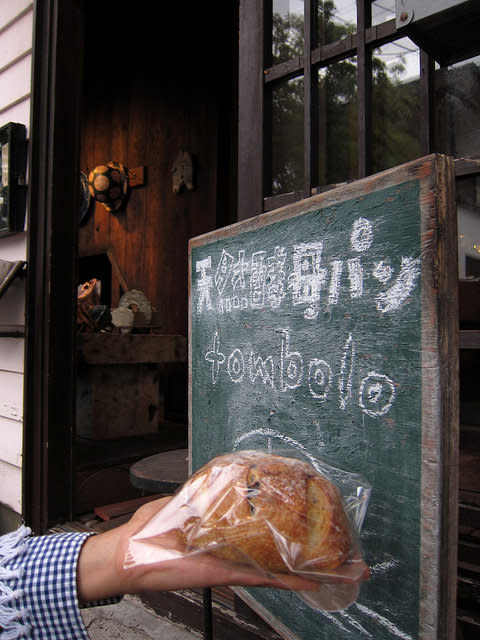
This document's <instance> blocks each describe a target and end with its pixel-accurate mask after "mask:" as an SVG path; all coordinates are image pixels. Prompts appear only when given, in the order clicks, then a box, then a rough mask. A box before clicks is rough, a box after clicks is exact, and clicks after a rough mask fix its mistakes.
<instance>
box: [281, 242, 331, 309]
mask: <svg viewBox="0 0 480 640" xmlns="http://www.w3.org/2000/svg"><path fill="white" fill-rule="evenodd" d="M322 250H323V242H313V243H302V244H296V245H294V247H293V273H292V274H291V275H290V276H289V287H290V288H291V289H292V304H293V305H305V304H306V305H308V307H307V309H306V310H305V311H304V316H305V318H309V319H313V318H315V317H316V316H317V315H318V308H317V306H316V305H317V304H318V302H319V300H320V294H321V291H322V287H323V285H324V283H325V280H326V278H327V269H324V268H321V266H320V263H321V259H322Z"/></svg>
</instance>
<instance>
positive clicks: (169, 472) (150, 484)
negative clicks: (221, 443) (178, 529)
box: [130, 449, 213, 640]
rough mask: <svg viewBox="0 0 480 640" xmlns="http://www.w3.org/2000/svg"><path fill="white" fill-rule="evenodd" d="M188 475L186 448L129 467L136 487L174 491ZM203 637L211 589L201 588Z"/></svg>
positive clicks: (208, 633)
mask: <svg viewBox="0 0 480 640" xmlns="http://www.w3.org/2000/svg"><path fill="white" fill-rule="evenodd" d="M187 477H188V449H174V450H173V451H162V452H161V453H156V454H155V455H153V456H148V458H143V459H142V460H139V461H138V462H136V463H135V464H134V465H132V466H131V467H130V481H131V483H132V484H133V486H134V487H136V488H137V489H144V490H145V491H152V492H154V493H174V492H175V491H176V489H178V487H180V486H181V485H182V484H183V483H184V482H185V480H186V479H187ZM203 637H204V640H212V637H213V636H212V590H211V589H208V588H207V589H204V590H203Z"/></svg>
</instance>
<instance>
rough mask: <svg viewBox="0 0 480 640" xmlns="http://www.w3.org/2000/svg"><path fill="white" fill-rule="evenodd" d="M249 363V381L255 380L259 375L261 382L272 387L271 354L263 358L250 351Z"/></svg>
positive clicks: (272, 366)
mask: <svg viewBox="0 0 480 640" xmlns="http://www.w3.org/2000/svg"><path fill="white" fill-rule="evenodd" d="M249 365H250V380H251V382H255V380H256V379H257V377H260V379H261V380H262V382H263V384H265V385H269V386H271V387H272V389H273V372H274V364H273V358H272V356H268V357H267V358H265V360H263V358H262V357H261V356H258V355H257V354H256V353H255V352H254V351H252V352H251V353H250V357H249Z"/></svg>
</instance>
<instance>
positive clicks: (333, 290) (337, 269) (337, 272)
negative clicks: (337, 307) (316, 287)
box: [328, 260, 343, 304]
mask: <svg viewBox="0 0 480 640" xmlns="http://www.w3.org/2000/svg"><path fill="white" fill-rule="evenodd" d="M331 264H332V272H331V276H330V285H329V288H328V304H337V303H338V296H339V293H340V278H341V277H342V271H343V260H332V263H331Z"/></svg>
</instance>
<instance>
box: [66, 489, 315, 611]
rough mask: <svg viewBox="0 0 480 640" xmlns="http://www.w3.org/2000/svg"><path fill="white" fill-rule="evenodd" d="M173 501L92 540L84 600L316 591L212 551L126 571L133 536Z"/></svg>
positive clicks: (81, 569) (149, 507)
mask: <svg viewBox="0 0 480 640" xmlns="http://www.w3.org/2000/svg"><path fill="white" fill-rule="evenodd" d="M169 500H170V498H161V499H160V500H154V501H152V502H149V503H147V504H145V505H143V506H142V507H140V508H139V509H138V510H137V511H136V512H135V514H134V515H133V516H132V518H131V519H130V520H129V521H128V522H127V523H126V524H124V525H121V526H119V527H117V528H115V529H112V530H110V531H107V532H105V533H101V534H99V535H96V536H92V537H90V538H88V539H87V540H86V542H85V544H84V545H83V548H82V551H81V553H80V557H79V562H78V570H77V583H78V594H79V599H80V600H81V601H83V602H92V601H95V600H101V599H104V598H108V597H112V596H116V595H121V594H124V593H138V592H140V591H152V590H154V591H175V590H178V589H188V588H200V587H213V586H221V585H223V586H225V585H229V586H257V587H276V588H280V589H293V590H315V589H317V588H318V585H317V584H316V583H315V582H313V581H312V580H310V579H308V578H303V577H298V576H294V575H286V574H281V575H273V574H267V573H262V572H259V571H258V570H256V569H254V568H253V567H249V566H248V565H241V564H237V563H233V562H229V561H227V560H222V559H220V558H215V557H214V556H212V555H211V554H209V553H206V552H203V553H202V552H199V553H195V554H191V555H186V556H183V557H182V556H179V557H176V558H173V559H170V560H165V561H163V562H161V563H157V564H151V565H144V566H134V567H131V568H129V569H125V568H124V558H125V552H126V550H127V548H128V543H129V538H130V536H131V535H133V534H134V533H136V532H137V531H139V530H140V529H141V528H142V526H143V525H144V524H146V523H147V522H148V521H149V520H150V519H151V518H152V517H153V516H154V515H156V514H158V513H159V512H160V511H161V510H162V509H163V508H164V507H165V505H166V504H167V503H168V502H169Z"/></svg>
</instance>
